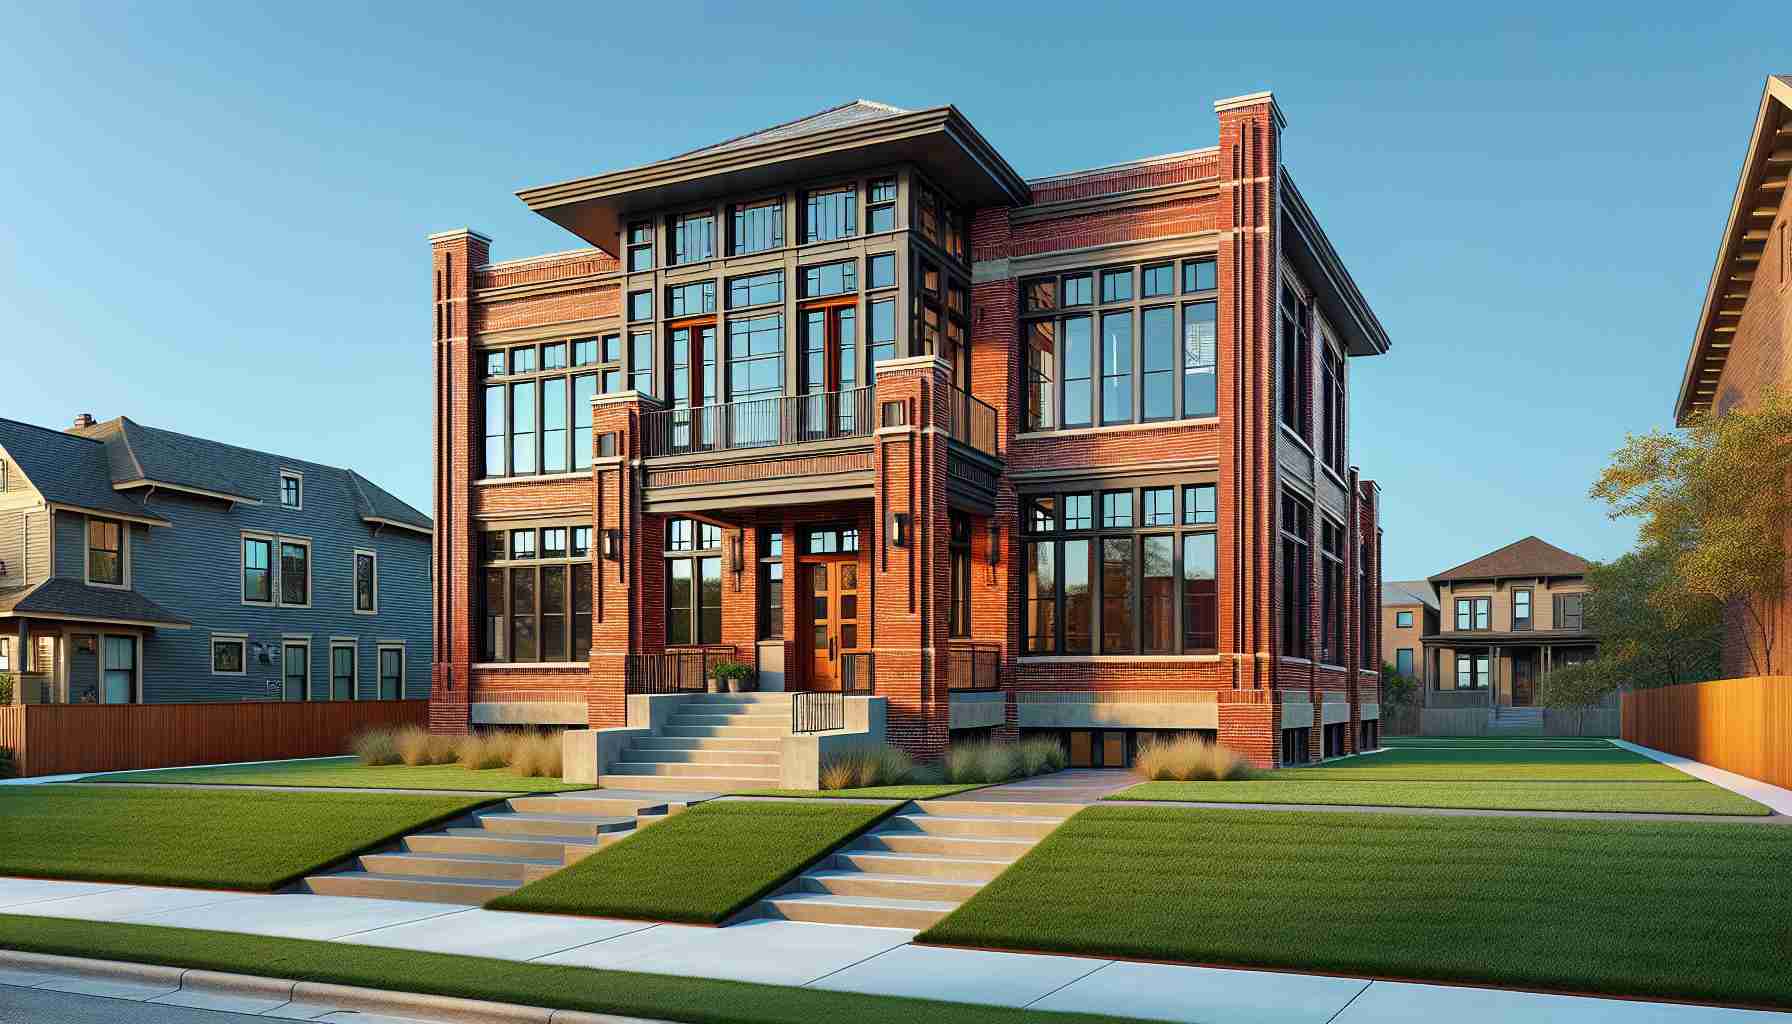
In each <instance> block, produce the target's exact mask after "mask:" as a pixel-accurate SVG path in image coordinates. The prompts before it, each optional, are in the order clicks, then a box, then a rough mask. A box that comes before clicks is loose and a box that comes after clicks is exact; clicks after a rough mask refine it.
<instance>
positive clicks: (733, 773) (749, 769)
mask: <svg viewBox="0 0 1792 1024" xmlns="http://www.w3.org/2000/svg"><path fill="white" fill-rule="evenodd" d="M610 771H611V772H613V773H615V774H617V775H642V776H659V777H661V778H668V777H670V778H684V777H690V776H697V777H705V776H710V777H713V776H724V777H727V778H734V779H759V780H760V786H761V788H764V786H765V784H766V783H768V782H776V781H778V779H779V778H780V777H781V776H782V775H783V770H782V769H781V768H780V767H779V766H778V763H777V762H776V761H774V762H772V763H770V764H740V763H738V762H721V763H708V764H683V763H678V762H662V761H620V762H618V763H616V764H614V765H611V766H610Z"/></svg>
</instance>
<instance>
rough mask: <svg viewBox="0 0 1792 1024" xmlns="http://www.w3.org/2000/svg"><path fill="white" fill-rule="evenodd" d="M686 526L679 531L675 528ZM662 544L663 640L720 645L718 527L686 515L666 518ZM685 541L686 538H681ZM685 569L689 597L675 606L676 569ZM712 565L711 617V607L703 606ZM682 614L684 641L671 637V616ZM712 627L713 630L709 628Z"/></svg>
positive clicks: (678, 644)
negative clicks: (713, 594) (686, 616)
mask: <svg viewBox="0 0 1792 1024" xmlns="http://www.w3.org/2000/svg"><path fill="white" fill-rule="evenodd" d="M681 526H683V527H686V528H687V529H685V530H681V529H680V528H679V527H681ZM665 536H666V540H665V543H664V544H663V545H662V546H663V547H664V549H665V550H664V552H663V556H664V559H665V565H666V572H665V604H664V608H665V634H664V635H665V640H666V646H668V647H696V646H704V645H709V644H719V643H721V642H722V611H723V607H724V603H723V599H722V589H723V584H722V547H723V533H722V528H721V527H720V526H717V525H716V524H714V523H706V522H703V521H702V520H699V519H691V518H689V517H686V516H672V517H668V518H667V519H666V524H665ZM685 538H688V539H685ZM680 565H684V566H688V571H689V574H690V575H689V576H688V577H687V578H688V579H689V580H690V587H691V590H690V596H689V598H688V600H687V602H685V603H682V604H681V605H675V604H674V601H673V595H672V587H673V580H674V579H675V571H676V567H678V566H680ZM712 565H713V567H714V569H715V581H716V603H715V605H714V606H713V612H714V614H713V618H712V617H711V615H710V614H709V612H710V609H711V606H709V605H706V604H705V603H704V597H705V594H704V581H705V580H706V579H707V578H708V576H707V571H708V569H709V568H710V567H711V566H712ZM674 612H685V613H688V614H689V616H690V618H689V619H688V620H686V621H687V623H688V627H689V635H688V636H687V637H685V638H684V639H678V638H676V637H674V636H673V622H674V618H673V613H674ZM711 627H713V629H712V628H711Z"/></svg>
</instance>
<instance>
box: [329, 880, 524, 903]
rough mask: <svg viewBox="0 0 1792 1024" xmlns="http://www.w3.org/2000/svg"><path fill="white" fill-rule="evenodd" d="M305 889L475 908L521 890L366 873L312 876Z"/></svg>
mask: <svg viewBox="0 0 1792 1024" xmlns="http://www.w3.org/2000/svg"><path fill="white" fill-rule="evenodd" d="M305 887H306V888H308V889H310V890H311V891H312V892H314V893H317V894H319V895H322V896H362V897H367V898H370V899H382V900H413V901H416V902H420V903H459V904H464V905H467V906H474V907H476V906H479V905H480V904H483V903H485V902H486V901H487V900H490V899H494V898H496V897H498V896H502V895H504V894H505V893H507V892H512V891H514V890H516V889H518V888H520V887H521V883H519V882H482V881H475V880H472V879H466V878H400V877H396V876H392V875H375V874H370V873H368V872H366V871H345V872H343V873H342V874H339V875H312V876H311V877H309V878H307V879H305Z"/></svg>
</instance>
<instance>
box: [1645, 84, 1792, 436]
mask: <svg viewBox="0 0 1792 1024" xmlns="http://www.w3.org/2000/svg"><path fill="white" fill-rule="evenodd" d="M1789 170H1792V76H1786V75H1769V76H1767V84H1766V86H1765V87H1764V88H1763V89H1762V90H1761V106H1760V109H1759V110H1758V111H1757V112H1756V114H1755V127H1754V131H1753V132H1752V133H1751V134H1750V135H1749V140H1748V152H1747V153H1746V154H1745V155H1744V157H1743V159H1742V171H1741V173H1740V174H1739V175H1737V179H1736V193H1735V195H1734V196H1732V197H1731V199H1730V215H1729V218H1728V219H1727V220H1726V221H1725V222H1724V233H1723V240H1722V241H1721V242H1720V243H1719V244H1718V248H1717V262H1716V264H1715V265H1714V266H1713V267H1712V269H1711V281H1710V283H1709V284H1708V285H1706V287H1705V303H1704V305H1703V306H1702V307H1701V308H1700V309H1699V325H1698V329H1697V330H1696V331H1694V333H1693V338H1692V351H1691V353H1689V354H1688V355H1687V357H1686V370H1685V372H1684V373H1683V374H1681V377H1680V397H1679V399H1678V400H1677V401H1676V402H1675V404H1674V421H1675V422H1676V423H1679V424H1681V425H1682V426H1684V425H1685V424H1686V423H1687V422H1688V420H1689V419H1690V418H1691V417H1692V415H1693V414H1694V413H1697V412H1709V411H1710V410H1711V407H1712V403H1713V402H1714V401H1716V399H1717V382H1718V379H1719V378H1720V377H1721V376H1722V375H1723V370H1724V363H1725V361H1726V360H1727V359H1728V358H1729V354H1730V344H1731V342H1732V341H1734V340H1735V337H1736V325H1737V323H1738V322H1739V321H1740V320H1741V319H1742V310H1743V307H1744V305H1746V304H1747V302H1748V293H1749V287H1750V285H1752V284H1753V283H1754V279H1755V274H1756V272H1757V271H1758V270H1759V268H1760V265H1761V254H1762V253H1763V251H1765V249H1766V247H1767V232H1768V229H1769V227H1770V226H1771V225H1772V224H1773V218H1774V216H1775V215H1776V214H1777V213H1778V211H1779V207H1780V204H1781V202H1782V201H1783V200H1784V198H1785V195H1786V188H1787V187H1788V186H1787V177H1788V171H1789Z"/></svg>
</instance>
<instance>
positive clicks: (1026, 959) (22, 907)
mask: <svg viewBox="0 0 1792 1024" xmlns="http://www.w3.org/2000/svg"><path fill="white" fill-rule="evenodd" d="M0 913H4V914H25V915H35V916H41V917H65V918H75V919H79V920H88V921H129V922H133V923H138V924H156V925H167V926H172V927H183V928H203V929H211V930H216V931H225V932H238V933H246V934H252V935H276V936H289V937H297V938H306V939H320V940H324V941H332V942H345V943H354V944H357V945H364V946H389V947H393V948H397V949H414V950H425V951H430V952H441V953H458V954H462V955H466V956H480V957H488V958H491V959H497V960H516V961H528V962H538V963H553V964H568V965H573V966H579V967H597V968H611V969H617V970H630V971H643V972H650V973H656V974H678V975H686V976H692V977H709V978H722V979H732V980H738V981H752V982H763V983H767V984H773V985H795V986H805V985H806V986H812V987H815V988H825V989H836V990H841V991H849V992H864V993H870V994H875V995H893V996H913V997H918V998H927V999H944V1000H953V1001H957V1002H970V1003H986V1004H993V1005H998V1006H1015V1007H1031V1008H1034V1009H1039V1010H1066V1011H1084V1012H1100V1013H1113V1014H1125V1015H1131V1016H1136V1017H1145V1018H1152V1019H1159V1020H1170V1021H1187V1022H1191V1024H1192V1022H1197V1021H1198V1022H1201V1024H1375V1022H1387V1021H1392V1022H1396V1024H1400V1022H1414V1024H1417V1022H1420V1021H1426V1022H1430V1021H1436V1020H1440V1019H1448V1020H1450V1021H1451V1024H1494V1022H1505V1021H1511V1020H1518V1019H1526V1020H1549V1021H1574V1022H1601V1024H1603V1022H1616V1021H1625V1022H1638V1024H1753V1022H1761V1024H1767V1022H1774V1024H1792V1014H1782V1013H1770V1012H1765V1011H1757V1010H1731V1009H1721V1008H1714V1007H1703V1006H1683V1005H1676V1004H1668V1003H1646V1002H1631V1001H1623V1000H1611V999H1596V998H1587V997H1576V996H1555V995H1540V994H1534V993H1520V992H1506V991H1499V990H1491V989H1477V988H1461V987H1449V986H1439V985H1416V984H1405V983H1397V982H1385V981H1375V982H1371V981H1368V980H1366V979H1357V978H1337V977H1319V976H1313V975H1302V974H1284V973H1276V972H1272V971H1248V970H1223V969H1217V968H1205V967H1186V966H1175V965H1168V964H1141V963H1129V962H1125V961H1112V960H1106V959H1100V958H1086V957H1071V956H1048V955H1041V954H1029V953H990V952H982V951H977V950H964V949H941V948H937V947H929V946H916V945H913V944H912V943H911V942H910V940H911V939H912V938H913V937H914V933H913V932H909V931H904V930H901V929H894V928H859V927H849V926H842V925H820V924H805V923H801V922H795V921H774V920H758V921H749V922H746V923H743V924H739V925H735V926H733V927H730V928H695V927H687V926H683V925H669V924H649V923H646V922H641V921H621V920H607V919H602V918H578V917H557V916H552V915H539V914H514V913H501V912H497V911H490V910H475V909H465V908H460V907H453V906H446V905H440V904H429V903H406V902H399V901H394V900H370V899H354V898H344V897H332V896H314V895H305V894H276V895H256V894H245V893H239V892H219V891H206V890H195V889H167V888H158V887H153V886H136V885H115V884H110V883H98V882H57V881H44V880H36V879H18V878H0ZM286 1015H288V1016H290V1012H288V1013H287V1014H286Z"/></svg>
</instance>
